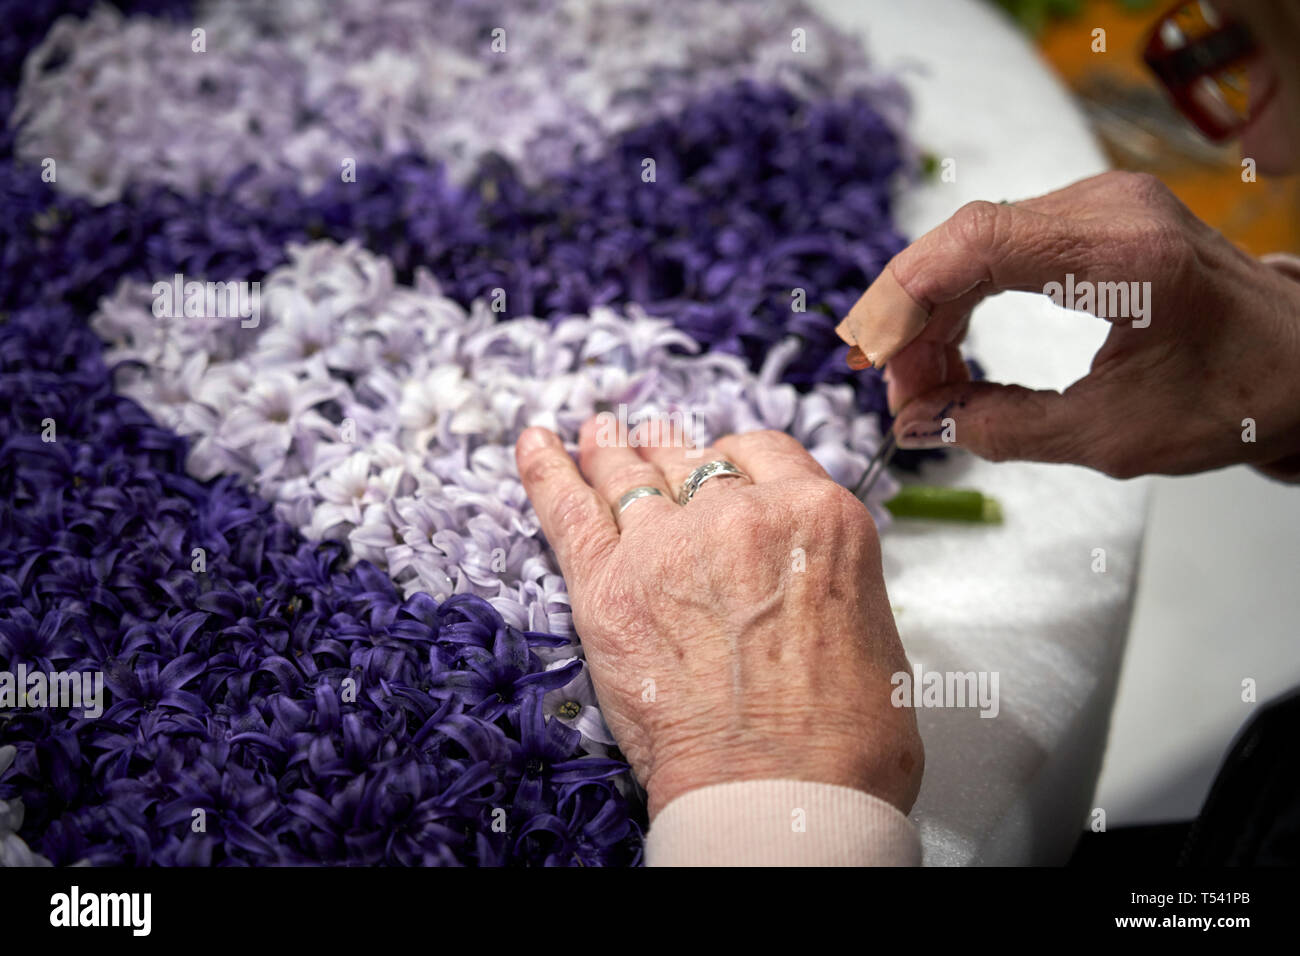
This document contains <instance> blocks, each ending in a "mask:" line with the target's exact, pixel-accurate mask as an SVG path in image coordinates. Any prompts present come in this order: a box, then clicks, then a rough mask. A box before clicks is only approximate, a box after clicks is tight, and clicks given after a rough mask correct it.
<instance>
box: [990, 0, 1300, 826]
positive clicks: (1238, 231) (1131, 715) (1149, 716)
mask: <svg viewBox="0 0 1300 956" xmlns="http://www.w3.org/2000/svg"><path fill="white" fill-rule="evenodd" d="M990 2H996V3H997V5H998V6H1000V7H1002V8H1003V9H1004V10H1005V11H1006V12H1007V13H1008V14H1009V15H1010V16H1012V17H1013V18H1014V19H1015V20H1016V21H1017V22H1018V23H1019V24H1020V25H1021V27H1022V28H1023V29H1024V30H1025V31H1027V32H1028V33H1029V34H1030V35H1031V36H1032V37H1033V38H1034V39H1035V42H1036V43H1037V45H1038V47H1039V49H1040V51H1041V52H1042V55H1043V57H1044V58H1045V59H1046V60H1047V61H1048V62H1049V63H1050V64H1051V65H1052V66H1053V67H1054V68H1055V69H1056V70H1057V72H1058V73H1060V75H1061V76H1062V77H1063V78H1064V80H1065V82H1066V83H1067V84H1068V85H1069V87H1070V88H1071V89H1072V90H1073V91H1074V93H1075V94H1076V95H1077V96H1078V97H1079V100H1080V103H1081V105H1082V106H1083V108H1084V110H1085V111H1086V112H1087V114H1088V116H1089V118H1090V119H1091V121H1092V124H1093V127H1094V129H1095V131H1096V133H1097V136H1098V138H1099V140H1100V141H1101V142H1102V143H1103V144H1104V146H1105V148H1106V151H1107V153H1108V154H1109V156H1110V159H1111V162H1112V163H1113V164H1114V165H1115V166H1116V167H1117V168H1120V169H1132V170H1144V171H1147V172H1151V173H1154V174H1156V175H1157V176H1159V177H1160V178H1161V179H1162V180H1163V181H1164V182H1165V183H1166V184H1168V185H1169V187H1170V188H1171V189H1173V191H1174V192H1175V193H1177V194H1178V196H1179V198H1181V199H1182V200H1183V202H1185V203H1186V204H1187V205H1188V206H1189V207H1190V208H1191V210H1192V211H1193V212H1195V213H1196V214H1197V215H1198V216H1199V217H1200V218H1201V219H1203V220H1205V221H1206V222H1208V223H1209V224H1210V225H1212V226H1214V227H1215V228H1216V229H1218V230H1220V231H1221V232H1223V233H1224V234H1225V235H1227V236H1228V237H1229V238H1231V239H1232V240H1233V241H1234V242H1236V243H1237V244H1238V245H1240V246H1241V247H1242V248H1243V249H1245V250H1246V251H1248V252H1250V253H1252V254H1255V255H1261V254H1264V253H1268V252H1292V253H1300V177H1297V176H1290V177H1286V178H1276V177H1264V176H1261V177H1259V180H1258V182H1256V183H1254V184H1253V187H1254V188H1249V189H1245V188H1243V186H1242V181H1241V159H1240V154H1239V153H1238V151H1237V146H1236V144H1235V143H1229V144H1227V145H1225V146H1222V147H1217V146H1214V145H1212V144H1209V143H1207V142H1206V141H1205V140H1203V139H1201V138H1200V137H1199V136H1198V135H1197V134H1196V133H1195V131H1194V130H1193V129H1192V128H1191V126H1190V125H1189V124H1188V123H1186V122H1185V121H1183V120H1182V119H1181V118H1180V117H1179V116H1178V115H1177V113H1176V112H1175V110H1174V109H1173V108H1172V107H1171V106H1170V105H1169V104H1168V103H1167V101H1166V100H1165V98H1164V96H1163V94H1162V91H1161V89H1160V87H1159V84H1158V83H1157V82H1156V80H1155V78H1154V77H1153V76H1152V75H1151V74H1150V73H1149V72H1148V71H1147V69H1146V67H1145V66H1144V65H1143V63H1142V59H1141V50H1142V47H1143V46H1144V45H1145V43H1146V39H1147V34H1148V33H1149V31H1150V29H1151V25H1152V23H1154V22H1155V20H1156V19H1157V17H1158V16H1159V15H1160V14H1162V13H1163V12H1164V11H1165V8H1166V7H1167V6H1171V5H1172V4H1171V3H1168V2H1158V3H1152V2H1148V0H1127V2H1121V0H990ZM1098 27H1100V28H1102V29H1104V30H1105V31H1106V44H1107V52H1106V53H1105V54H1104V55H1101V54H1097V53H1094V52H1093V51H1092V37H1093V33H1092V31H1093V30H1094V29H1096V28H1098ZM1298 542H1300V489H1295V488H1290V487H1288V486H1284V485H1279V484H1277V483H1274V482H1271V481H1268V480H1266V479H1264V478H1262V477H1260V476H1259V475H1257V474H1255V473H1254V472H1252V471H1249V470H1248V469H1244V468H1234V469H1229V470H1226V471H1221V472H1217V473H1214V474H1209V475H1201V476H1197V477H1192V478H1160V479H1156V483H1155V487H1154V489H1153V496H1152V509H1151V516H1150V523H1149V525H1148V531H1147V538H1146V548H1145V552H1144V555H1143V560H1142V564H1141V571H1140V576H1139V584H1138V595H1137V605H1136V608H1135V611H1134V617H1133V626H1132V630H1131V632H1130V635H1129V643H1128V650H1127V653H1126V657H1125V661H1124V668H1123V671H1122V675H1121V678H1120V686H1119V696H1118V698H1117V701H1116V705H1115V711H1114V714H1113V717H1112V722H1111V730H1110V739H1109V744H1108V747H1107V752H1106V760H1105V764H1104V767H1103V770H1102V776H1101V780H1100V783H1099V784H1098V790H1097V794H1096V797H1095V805H1096V806H1098V807H1102V808H1104V809H1105V810H1106V813H1107V818H1108V819H1107V822H1108V825H1110V826H1116V825H1121V824H1128V823H1154V822H1164V821H1172V820H1178V819H1187V818H1189V817H1192V816H1194V815H1195V814H1196V813H1197V812H1198V811H1199V809H1200V807H1201V804H1202V802H1203V801H1204V799H1205V795H1206V792H1207V791H1208V788H1209V785H1210V782H1211V781H1212V780H1213V778H1214V775H1215V773H1216V772H1217V770H1218V767H1219V763H1220V761H1221V760H1222V758H1223V756H1224V754H1225V752H1226V750H1227V748H1228V746H1229V744H1230V743H1231V740H1232V738H1233V736H1234V735H1235V734H1236V732H1237V731H1238V729H1239V728H1240V727H1241V726H1242V724H1243V723H1244V722H1245V721H1246V720H1247V719H1248V718H1249V717H1250V715H1251V714H1252V713H1253V712H1254V708H1255V706H1257V705H1255V704H1251V703H1249V702H1244V701H1241V699H1240V687H1241V682H1242V681H1243V680H1244V679H1245V678H1253V679H1254V680H1255V681H1256V682H1257V685H1258V699H1259V702H1261V703H1262V702H1265V701H1267V700H1268V699H1270V698H1272V697H1275V696H1277V695H1279V694H1282V693H1284V692H1285V691H1286V690H1288V689H1289V688H1291V687H1294V686H1296V685H1297V684H1300V654H1298V653H1297V648H1298V647H1300V627H1298V625H1297V621H1300V596H1298V589H1297V586H1296V580H1297V573H1298V572H1300V543H1298Z"/></svg>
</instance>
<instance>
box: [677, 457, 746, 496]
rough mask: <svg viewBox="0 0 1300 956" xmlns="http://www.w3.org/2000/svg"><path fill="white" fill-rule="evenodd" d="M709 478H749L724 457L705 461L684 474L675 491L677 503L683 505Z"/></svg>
mask: <svg viewBox="0 0 1300 956" xmlns="http://www.w3.org/2000/svg"><path fill="white" fill-rule="evenodd" d="M710 478H749V475H747V474H745V473H744V472H743V471H741V470H740V469H739V468H738V467H736V466H735V465H733V464H732V463H731V462H729V461H727V460H726V459H725V458H718V459H716V460H714V461H706V462H705V463H704V464H702V465H700V467H698V468H696V469H695V470H694V471H692V472H691V473H690V474H689V475H687V476H686V480H685V481H683V482H682V490H681V491H680V492H678V493H677V503H678V504H679V505H682V506H683V507H685V506H686V505H687V504H688V503H689V502H690V500H691V499H692V498H694V497H695V493H696V492H697V491H699V490H700V487H701V486H702V485H703V484H704V483H705V482H706V481H708V480H709V479H710Z"/></svg>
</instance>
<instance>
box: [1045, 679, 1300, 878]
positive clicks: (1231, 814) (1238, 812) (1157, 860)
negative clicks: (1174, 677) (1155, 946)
mask: <svg viewBox="0 0 1300 956" xmlns="http://www.w3.org/2000/svg"><path fill="white" fill-rule="evenodd" d="M1130 865H1146V866H1173V865H1178V866H1207V867H1212V866H1297V865H1300V690H1295V691H1292V692H1291V693H1290V694H1288V695H1286V696H1285V697H1282V698H1280V699H1278V700H1275V701H1272V702H1270V703H1268V704H1266V705H1265V706H1264V707H1263V708H1261V709H1260V712H1259V713H1258V714H1256V715H1255V717H1254V718H1253V719H1252V720H1251V721H1250V723H1248V724H1247V725H1246V727H1245V729H1243V730H1242V732H1241V733H1240V734H1238V736H1237V739H1236V740H1235V741H1234V742H1233V745H1232V747H1231V749H1230V750H1229V751H1228V756H1227V758H1226V759H1225V760H1224V761H1223V766H1222V767H1220V768H1219V774H1218V776H1217V777H1215V778H1214V784H1213V785H1212V786H1211V788H1210V794H1209V796H1208V797H1206V798H1205V805H1204V807H1202V809H1201V815H1200V816H1199V817H1197V818H1196V819H1195V820H1193V821H1187V822H1181V823H1165V824H1157V825H1152V826H1140V827H1117V828H1115V829H1113V830H1108V831H1106V832H1105V833H1092V832H1085V833H1084V835H1083V837H1082V839H1080V841H1079V845H1078V847H1077V848H1076V849H1075V852H1074V856H1072V857H1071V858H1070V866H1078V867H1105V868H1110V867H1124V866H1130Z"/></svg>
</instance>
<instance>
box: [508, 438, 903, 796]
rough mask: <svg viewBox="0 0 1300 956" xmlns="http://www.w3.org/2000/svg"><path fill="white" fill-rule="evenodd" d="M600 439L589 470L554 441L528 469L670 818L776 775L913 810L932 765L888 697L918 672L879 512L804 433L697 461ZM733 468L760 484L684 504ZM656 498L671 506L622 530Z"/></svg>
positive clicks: (533, 495)
mask: <svg viewBox="0 0 1300 956" xmlns="http://www.w3.org/2000/svg"><path fill="white" fill-rule="evenodd" d="M635 434H636V433H635V432H634V435H635ZM597 437H598V429H597V428H596V427H595V420H593V421H592V422H588V423H587V425H586V426H585V427H584V429H583V431H582V436H581V441H580V449H579V451H580V461H581V468H582V470H581V473H580V472H579V470H578V467H577V466H575V464H574V462H573V459H572V458H571V457H570V455H569V454H568V453H567V452H566V451H565V450H564V447H563V446H562V445H561V444H560V441H559V439H558V438H556V436H555V435H553V434H552V433H551V432H549V431H547V430H545V429H542V428H530V429H528V430H527V431H525V432H524V433H523V435H521V436H520V438H519V442H518V445H517V447H516V455H517V458H518V464H519V473H520V475H521V476H522V478H523V482H524V487H525V489H526V490H527V492H528V496H529V498H530V499H531V500H532V502H533V506H534V507H535V508H536V510H537V514H538V516H539V518H540V520H541V524H542V530H543V531H544V532H545V534H546V537H547V540H548V541H549V542H550V544H551V546H552V547H553V548H554V549H555V553H556V556H557V557H558V559H559V562H560V567H561V570H562V571H563V573H564V578H565V582H566V583H567V585H568V589H569V596H570V599H571V601H572V603H573V620H574V625H575V627H576V629H577V631H578V635H579V636H580V637H581V639H582V643H583V647H584V648H585V651H586V655H587V660H588V662H589V664H590V667H591V674H592V681H593V684H594V686H595V689H596V694H597V697H598V698H599V700H600V704H601V709H602V711H603V713H604V716H605V721H606V723H607V724H608V725H609V729H610V731H611V732H612V733H613V734H614V737H615V738H616V739H617V740H618V743H619V745H620V747H621V748H622V750H623V753H624V754H625V755H626V756H627V758H628V761H629V762H630V763H631V765H632V769H633V771H634V772H635V773H636V775H637V778H638V779H639V780H640V781H641V783H642V785H643V786H644V787H645V788H646V790H647V792H648V794H649V801H650V813H651V815H652V816H653V815H655V814H656V813H657V812H658V811H659V810H660V809H661V808H662V807H664V806H665V805H666V804H667V803H668V802H670V801H671V800H672V799H673V798H674V797H677V796H679V795H681V794H683V793H686V792H687V791H689V790H693V789H696V788H698V787H702V786H707V785H709V784H714V783H724V782H728V781H736V780H753V779H776V778H780V779H797V780H807V781H813V782H819V783H833V784H840V785H842V786H849V787H855V788H857V789H860V790H864V791H867V792H869V793H872V794H874V795H876V796H878V797H880V798H882V799H885V800H888V801H889V802H890V803H892V804H894V805H895V806H897V807H898V808H899V809H901V810H903V811H904V812H907V810H909V809H910V808H911V806H912V802H913V801H914V800H915V799H916V793H917V790H918V789H919V787H920V781H921V771H922V764H923V761H924V755H923V750H922V746H921V740H920V736H919V735H918V733H917V729H916V720H915V715H914V714H913V713H912V711H911V710H909V709H899V708H895V707H894V706H893V705H892V704H891V703H890V699H889V698H890V692H891V690H892V686H891V684H890V678H891V676H892V675H893V674H895V673H898V672H900V671H908V670H909V667H908V663H907V659H906V657H905V656H904V654H903V649H902V645H901V644H900V643H899V640H898V633H897V630H896V629H895V627H894V619H893V615H892V613H891V611H890V606H889V599H888V597H887V596H886V594H885V584H884V579H883V577H882V573H881V563H880V546H879V543H878V540H877V537H876V529H875V525H874V522H873V521H872V519H871V516H870V514H869V512H868V511H867V509H866V507H865V506H863V505H862V504H861V503H860V502H859V501H858V500H857V499H855V498H854V497H853V495H852V494H851V493H850V492H848V491H847V490H846V489H844V488H843V487H842V486H840V485H838V484H836V483H835V482H834V481H832V480H831V479H830V477H829V476H827V474H826V472H825V471H823V470H822V468H821V466H820V465H818V464H817V462H816V461H815V460H814V459H813V458H812V456H811V455H809V454H808V452H807V451H805V450H804V449H803V447H802V446H800V445H799V444H798V442H796V441H795V440H794V439H793V438H791V437H790V436H788V435H785V434H781V433H776V432H755V433H751V434H746V435H739V436H728V437H727V438H723V439H721V440H719V441H718V442H716V443H715V445H714V446H712V447H710V448H707V449H696V450H693V451H691V452H690V453H689V456H688V452H687V450H686V449H684V448H634V447H614V446H605V447H602V446H601V445H600V444H599V443H598V441H597ZM628 444H633V442H629V443H628ZM717 458H726V459H727V460H729V461H731V462H733V463H735V464H736V465H738V466H739V467H740V468H741V469H742V470H743V471H745V472H746V474H748V475H749V476H750V478H752V480H750V479H745V478H727V477H717V478H714V479H712V480H710V481H707V482H705V483H704V484H703V485H702V486H701V487H700V490H699V491H698V493H697V494H696V495H695V497H694V499H693V500H692V501H691V502H690V503H689V504H688V505H686V506H685V507H681V506H679V505H678V504H677V503H676V497H677V492H678V490H679V489H680V487H681V482H682V481H683V480H684V479H685V477H686V476H687V475H688V474H689V473H690V472H691V471H692V470H693V469H694V468H696V467H697V466H698V465H700V464H703V463H704V462H707V461H711V460H713V459H717ZM584 475H585V476H586V480H584V477H583V476H584ZM641 485H648V486H652V487H655V488H658V489H660V490H661V491H662V492H663V493H664V495H665V496H666V497H656V496H650V497H644V498H641V499H638V500H637V501H635V502H633V503H632V504H631V505H630V506H629V507H628V508H627V510H626V511H624V512H623V514H622V516H621V517H620V518H618V519H617V520H616V519H615V517H614V514H613V508H614V507H615V506H616V504H617V502H618V500H619V497H620V496H621V495H622V494H623V493H624V492H626V491H629V490H630V489H632V488H635V487H638V486H641ZM799 549H801V550H799Z"/></svg>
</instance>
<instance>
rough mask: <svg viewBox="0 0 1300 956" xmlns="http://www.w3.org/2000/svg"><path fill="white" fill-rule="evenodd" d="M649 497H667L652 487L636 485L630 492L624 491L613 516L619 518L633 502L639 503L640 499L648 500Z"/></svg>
mask: <svg viewBox="0 0 1300 956" xmlns="http://www.w3.org/2000/svg"><path fill="white" fill-rule="evenodd" d="M651 495H659V496H660V497H661V498H663V497H667V496H666V495H665V494H664V493H663V492H662V491H660V490H659V489H658V488H656V487H654V486H653V485H638V486H637V487H635V488H633V489H632V490H631V491H625V492H623V494H622V495H620V496H619V499H618V510H617V511H615V512H614V514H615V516H616V517H617V516H620V515H622V514H623V512H624V511H627V509H628V507H629V506H630V505H631V504H632V502H634V501H640V500H641V499H642V498H648V497H650V496H651Z"/></svg>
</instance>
